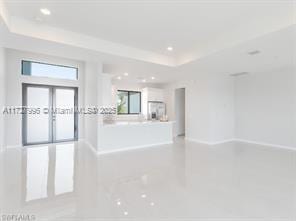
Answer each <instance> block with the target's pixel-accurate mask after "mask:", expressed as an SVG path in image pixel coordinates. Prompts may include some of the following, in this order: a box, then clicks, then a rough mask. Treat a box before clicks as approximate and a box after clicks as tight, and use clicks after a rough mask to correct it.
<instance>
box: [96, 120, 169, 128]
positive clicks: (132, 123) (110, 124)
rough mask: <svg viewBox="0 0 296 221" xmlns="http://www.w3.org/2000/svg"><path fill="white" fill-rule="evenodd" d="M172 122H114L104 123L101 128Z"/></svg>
mask: <svg viewBox="0 0 296 221" xmlns="http://www.w3.org/2000/svg"><path fill="white" fill-rule="evenodd" d="M173 122H174V121H115V122H111V123H104V124H102V126H104V127H105V126H106V127H109V126H110V127H112V126H131V125H154V124H168V123H173Z"/></svg>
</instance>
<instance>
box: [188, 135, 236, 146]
mask: <svg viewBox="0 0 296 221" xmlns="http://www.w3.org/2000/svg"><path fill="white" fill-rule="evenodd" d="M185 140H188V141H192V142H195V143H200V144H206V145H217V144H223V143H228V142H232V141H235V139H234V138H232V139H226V140H221V141H216V142H208V141H204V140H198V139H193V138H190V137H185Z"/></svg>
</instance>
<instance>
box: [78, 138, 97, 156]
mask: <svg viewBox="0 0 296 221" xmlns="http://www.w3.org/2000/svg"><path fill="white" fill-rule="evenodd" d="M79 142H84V143H85V144H86V146H87V147H88V148H89V149H90V150H91V151H92V152H93V153H94V154H97V150H96V149H95V147H94V146H93V145H92V144H91V143H90V142H88V141H87V140H85V139H79Z"/></svg>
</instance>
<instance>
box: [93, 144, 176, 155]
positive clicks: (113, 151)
mask: <svg viewBox="0 0 296 221" xmlns="http://www.w3.org/2000/svg"><path fill="white" fill-rule="evenodd" d="M172 143H173V141H169V142H164V143H155V144H149V145H140V146H131V147H123V148H121V149H113V150H98V151H97V155H104V154H111V153H118V152H124V151H130V150H136V149H143V148H149V147H156V146H161V145H167V144H172Z"/></svg>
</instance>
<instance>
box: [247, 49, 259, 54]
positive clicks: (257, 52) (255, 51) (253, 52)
mask: <svg viewBox="0 0 296 221" xmlns="http://www.w3.org/2000/svg"><path fill="white" fill-rule="evenodd" d="M259 53H260V51H258V50H254V51H249V52H248V54H249V55H255V54H259Z"/></svg>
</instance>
